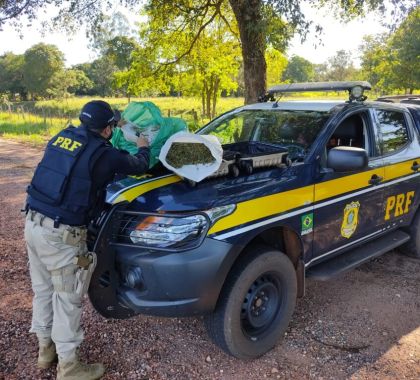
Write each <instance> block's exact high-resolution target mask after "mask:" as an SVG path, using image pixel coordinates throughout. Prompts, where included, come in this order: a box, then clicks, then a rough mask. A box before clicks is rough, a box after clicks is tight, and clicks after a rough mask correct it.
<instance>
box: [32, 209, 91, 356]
mask: <svg viewBox="0 0 420 380" xmlns="http://www.w3.org/2000/svg"><path fill="white" fill-rule="evenodd" d="M53 225H54V221H53V220H52V219H50V218H47V217H45V216H43V215H42V214H40V213H36V212H33V211H29V212H28V215H27V217H26V224H25V240H26V245H27V249H28V256H29V267H30V273H31V280H32V289H33V292H34V298H33V312H32V327H31V329H30V332H34V333H36V335H37V336H38V339H39V341H40V342H42V341H47V340H49V339H52V340H53V341H54V343H55V345H56V350H57V354H58V358H59V360H64V361H67V360H72V358H74V356H75V355H76V349H77V347H78V346H79V345H80V343H81V342H82V340H83V331H82V329H81V327H80V317H81V314H82V297H83V295H79V294H76V292H75V289H76V286H77V278H76V272H77V270H78V266H77V265H76V264H74V263H73V261H74V258H75V256H77V255H78V254H80V253H84V252H86V231H85V230H83V229H81V228H79V232H81V235H82V236H83V237H82V239H81V240H80V241H79V242H78V243H77V244H74V245H69V244H65V243H64V242H63V234H64V233H65V231H66V229H67V230H69V229H70V228H71V229H72V230H71V231H73V229H75V230H77V229H78V227H70V226H68V225H63V224H61V225H60V226H59V227H58V228H54V227H53Z"/></svg>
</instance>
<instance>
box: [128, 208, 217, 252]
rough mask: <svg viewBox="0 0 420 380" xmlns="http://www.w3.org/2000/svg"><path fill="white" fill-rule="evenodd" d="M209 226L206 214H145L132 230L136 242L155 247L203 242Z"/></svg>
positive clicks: (180, 245)
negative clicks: (180, 215) (179, 215)
mask: <svg viewBox="0 0 420 380" xmlns="http://www.w3.org/2000/svg"><path fill="white" fill-rule="evenodd" d="M208 227H209V222H208V219H207V218H206V217H205V216H204V215H200V214H197V215H188V216H183V217H178V216H176V217H175V216H174V217H172V216H156V215H153V216H152V215H149V216H147V215H145V216H143V217H142V218H141V219H140V221H139V220H137V224H136V226H135V227H134V229H133V230H132V231H131V232H130V240H131V241H132V242H133V243H134V244H139V245H143V246H147V247H155V248H178V247H182V248H184V247H186V246H187V247H189V246H190V245H196V244H199V243H200V242H201V239H202V237H203V235H204V234H205V233H206V232H207V229H208Z"/></svg>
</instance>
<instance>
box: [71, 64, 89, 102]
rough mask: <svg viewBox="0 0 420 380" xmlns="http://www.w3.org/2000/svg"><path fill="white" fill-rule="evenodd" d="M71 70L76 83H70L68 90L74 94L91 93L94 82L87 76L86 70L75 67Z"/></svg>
mask: <svg viewBox="0 0 420 380" xmlns="http://www.w3.org/2000/svg"><path fill="white" fill-rule="evenodd" d="M82 66H83V65H82ZM89 67H90V65H89ZM71 71H72V72H73V73H74V75H75V77H76V83H74V84H72V85H70V87H69V88H68V91H69V92H70V93H71V94H75V95H91V94H92V92H91V90H92V89H93V87H94V83H93V82H92V81H91V80H90V78H89V77H88V76H87V74H86V72H85V71H84V70H81V69H77V67H73V69H72V70H71Z"/></svg>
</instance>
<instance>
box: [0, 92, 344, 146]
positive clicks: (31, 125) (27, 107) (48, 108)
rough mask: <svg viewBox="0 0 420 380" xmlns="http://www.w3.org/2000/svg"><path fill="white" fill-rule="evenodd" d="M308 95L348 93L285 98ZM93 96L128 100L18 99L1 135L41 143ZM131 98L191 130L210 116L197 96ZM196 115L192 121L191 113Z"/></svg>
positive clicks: (2, 113)
mask: <svg viewBox="0 0 420 380" xmlns="http://www.w3.org/2000/svg"><path fill="white" fill-rule="evenodd" d="M308 97H309V98H311V99H313V100H317V99H330V100H332V99H346V98H347V95H346V94H345V93H344V92H343V93H340V94H331V93H329V94H328V96H327V95H326V94H323V93H307V94H300V95H299V97H296V96H294V97H288V98H284V100H286V99H287V100H289V99H290V100H292V99H298V100H299V99H302V98H308ZM93 99H103V100H105V101H107V102H108V103H110V104H111V105H112V106H113V107H115V108H118V109H119V110H124V108H125V107H126V106H127V104H128V101H127V99H126V98H99V97H74V98H69V99H63V100H43V101H37V102H20V103H13V104H11V105H10V108H9V107H8V106H5V105H3V106H0V136H3V137H6V138H10V139H15V140H19V141H24V142H29V143H32V144H34V145H42V144H45V142H46V141H47V140H48V139H49V138H50V137H51V136H53V135H54V134H56V133H58V131H60V130H61V129H62V128H64V127H66V126H67V125H68V124H69V123H74V124H75V125H78V115H79V112H80V109H81V108H82V106H83V105H84V104H85V103H86V102H88V101H89V100H93ZM131 100H132V101H151V102H153V103H155V104H156V105H157V106H158V107H159V108H160V109H161V111H162V114H163V115H164V116H173V117H180V118H182V119H184V120H185V121H186V122H187V124H188V128H189V130H190V131H195V130H197V129H198V128H200V127H201V126H203V125H204V124H206V123H207V122H209V119H206V118H202V117H201V116H200V115H201V101H200V99H198V98H175V97H160V98H132V99H131ZM243 102H244V99H243V98H221V99H219V100H218V103H217V108H216V114H217V115H220V114H222V113H224V112H226V111H228V110H230V109H232V108H235V107H239V106H241V105H243ZM193 110H194V111H195V112H196V113H197V114H198V120H197V121H194V118H193V112H192V111H193Z"/></svg>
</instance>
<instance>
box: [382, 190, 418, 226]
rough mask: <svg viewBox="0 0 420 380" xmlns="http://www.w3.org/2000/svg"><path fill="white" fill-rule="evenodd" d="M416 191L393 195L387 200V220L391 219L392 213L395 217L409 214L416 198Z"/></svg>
mask: <svg viewBox="0 0 420 380" xmlns="http://www.w3.org/2000/svg"><path fill="white" fill-rule="evenodd" d="M414 194H415V192H414V191H409V192H408V193H405V194H404V193H403V194H398V195H392V196H390V197H388V198H387V200H386V209H385V220H389V219H390V218H391V215H393V216H394V217H397V216H401V215H404V214H407V213H408V212H409V211H410V206H411V203H412V201H413V198H414Z"/></svg>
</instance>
